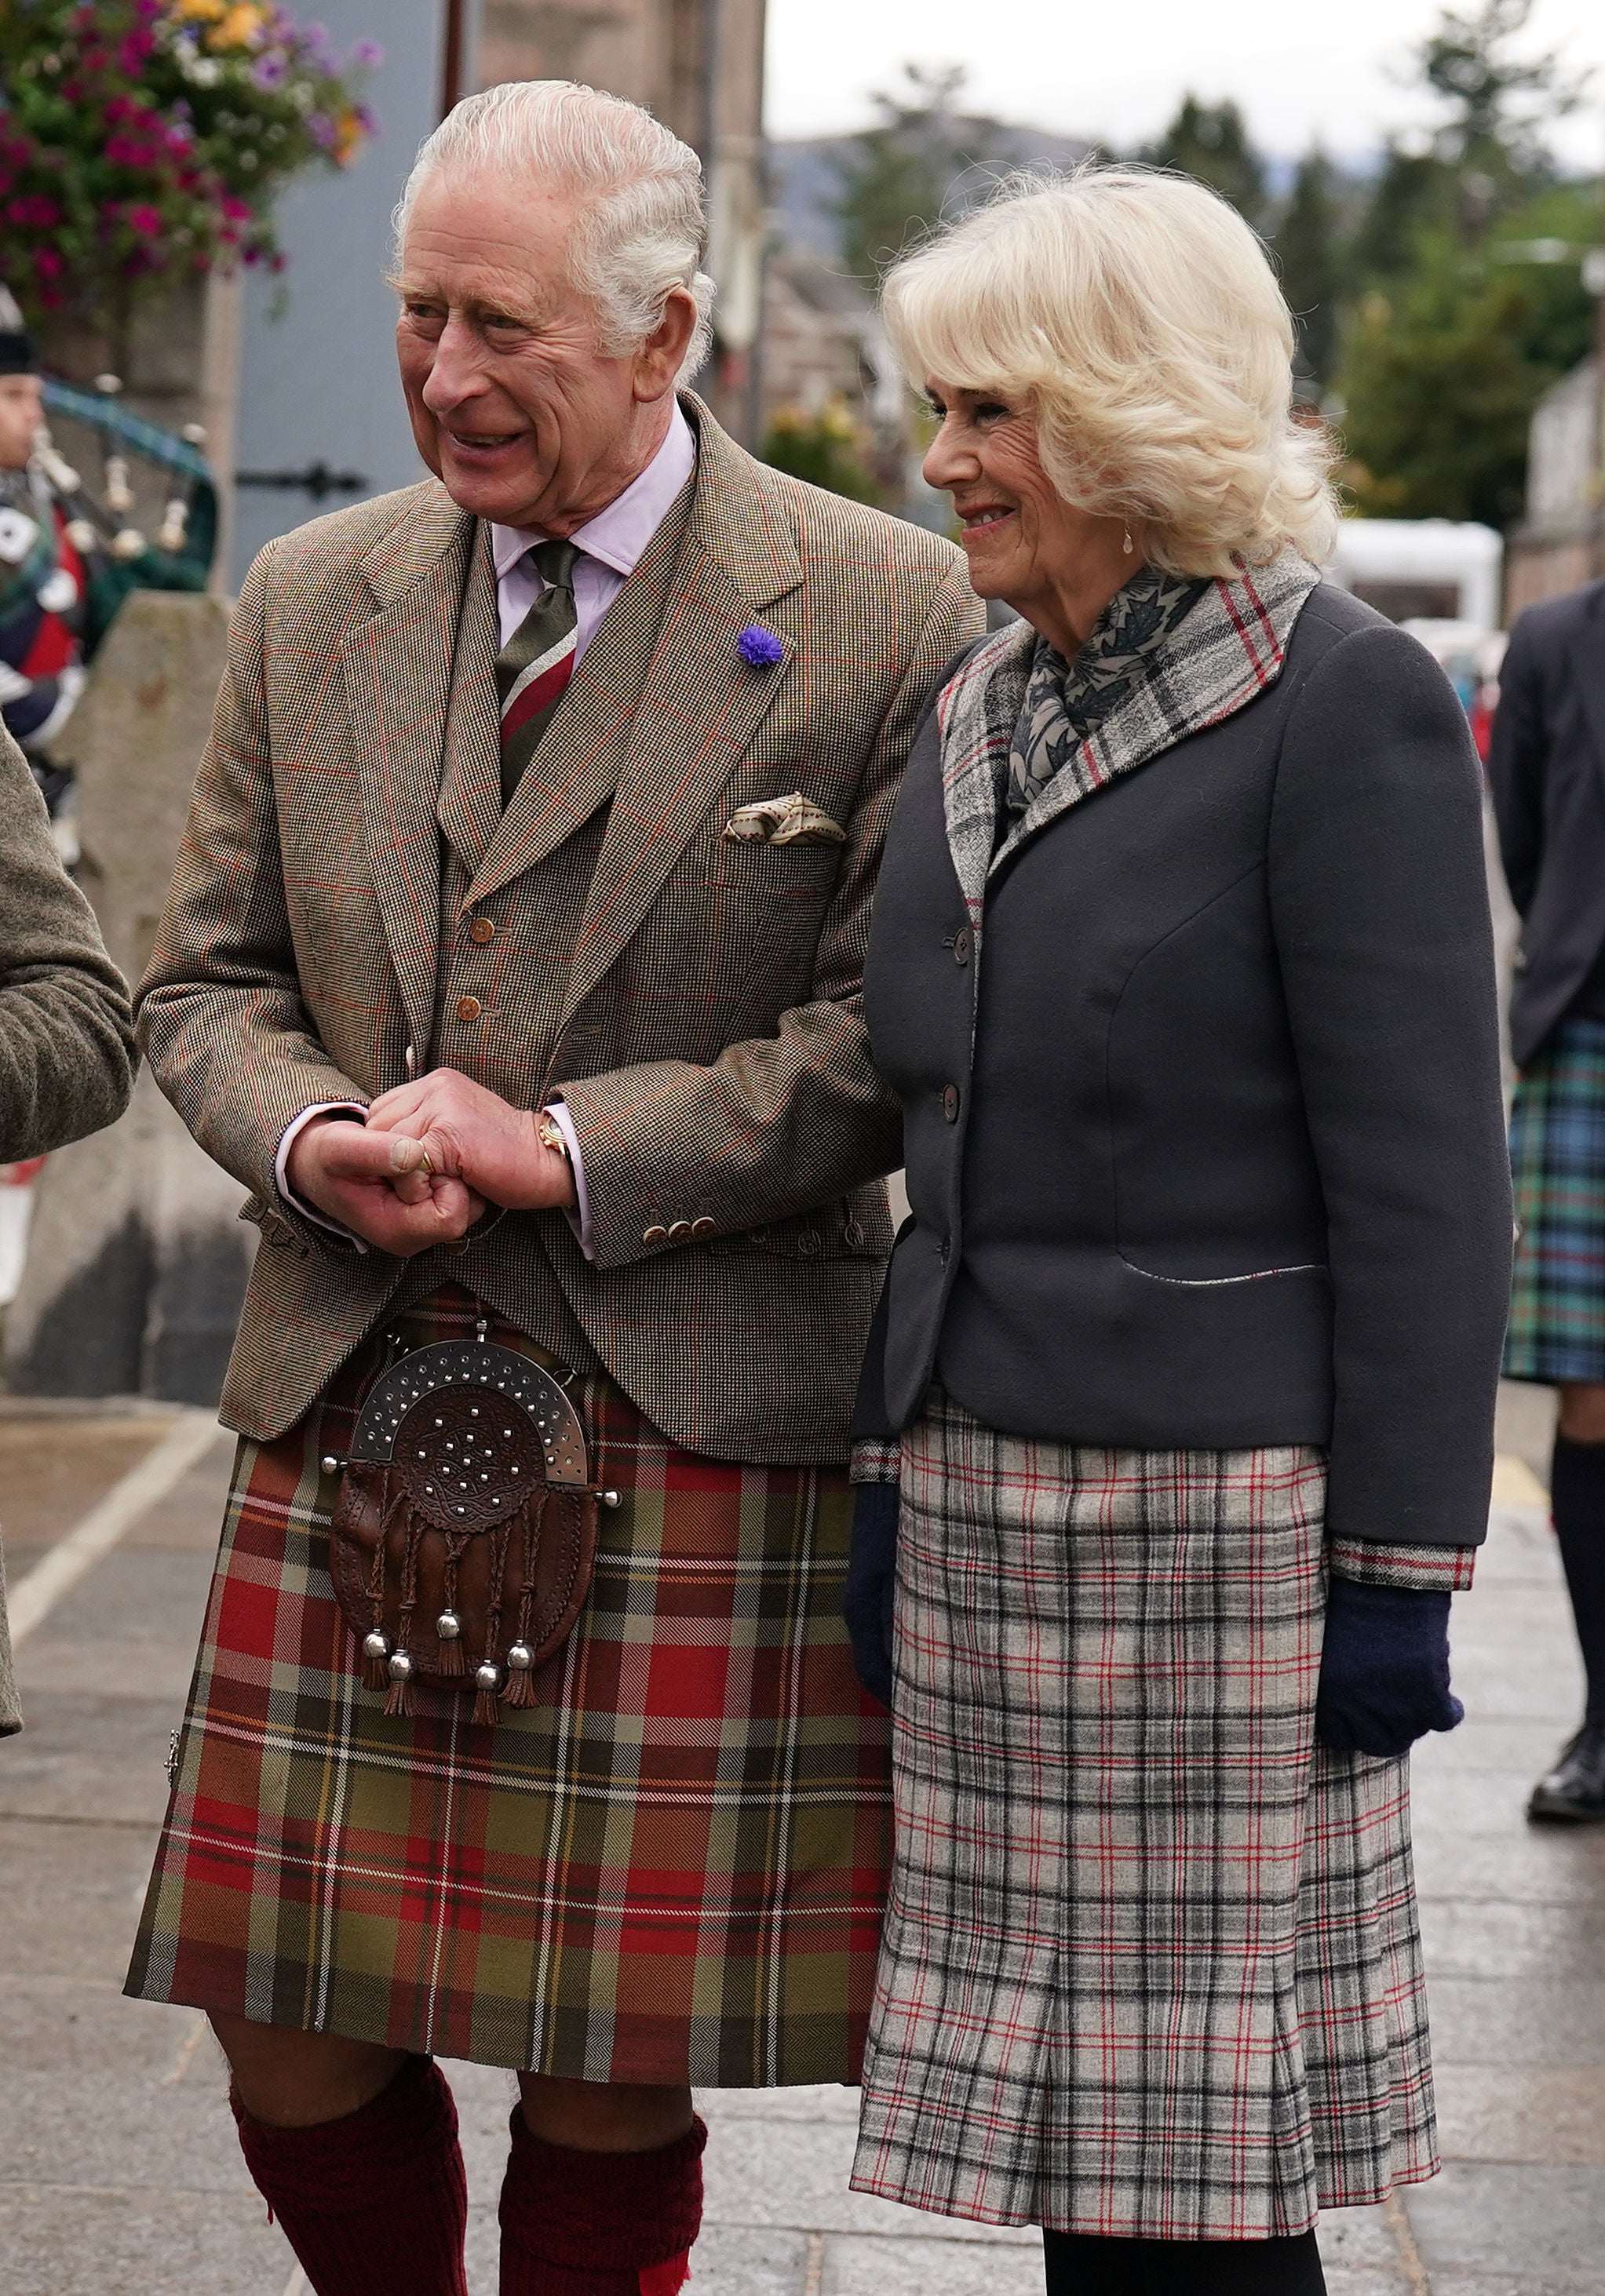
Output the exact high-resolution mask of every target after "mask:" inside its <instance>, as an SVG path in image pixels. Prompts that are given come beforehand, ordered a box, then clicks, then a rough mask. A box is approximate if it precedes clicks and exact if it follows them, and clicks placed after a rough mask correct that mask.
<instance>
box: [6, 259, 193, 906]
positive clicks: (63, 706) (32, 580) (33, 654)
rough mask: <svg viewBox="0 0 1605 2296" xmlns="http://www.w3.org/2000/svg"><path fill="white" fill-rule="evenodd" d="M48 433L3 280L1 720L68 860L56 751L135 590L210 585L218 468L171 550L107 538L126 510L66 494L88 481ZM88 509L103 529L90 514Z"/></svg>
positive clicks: (108, 417)
mask: <svg viewBox="0 0 1605 2296" xmlns="http://www.w3.org/2000/svg"><path fill="white" fill-rule="evenodd" d="M101 420H102V421H103V424H104V425H105V426H106V427H105V428H104V429H103V433H102V436H103V442H106V441H111V442H112V443H115V442H116V440H115V432H116V427H117V426H119V425H120V426H122V427H123V428H125V429H127V430H130V431H131V432H132V433H133V434H134V435H135V437H136V439H137V440H139V441H140V442H141V444H142V445H143V449H144V453H145V454H146V455H151V454H152V451H153V450H154V451H155V452H157V453H160V452H161V449H162V447H163V445H164V443H165V444H166V445H168V446H169V447H171V448H172V450H173V451H174V452H175V453H181V452H183V451H184V450H183V449H181V448H179V447H178V444H177V441H176V440H169V439H166V434H163V433H161V432H159V431H157V430H154V429H153V428H152V426H151V425H150V424H146V423H140V422H132V423H128V422H126V420H125V418H123V417H122V416H121V415H120V414H119V413H118V412H117V411H116V410H114V409H112V408H111V407H110V406H107V408H106V409H105V411H104V413H103V416H102V417H101ZM47 435H48V434H47V431H46V430H45V398H44V387H43V381H42V378H41V375H40V369H39V358H38V353H37V348H36V346H35V344H34V341H33V339H32V337H31V336H30V335H29V332H28V331H27V329H26V328H25V326H24V325H23V323H22V314H21V311H20V310H19V309H18V307H17V304H16V301H15V299H14V298H13V297H12V295H11V294H10V292H9V291H7V290H6V289H5V288H4V287H3V286H0V723H3V724H4V729H5V731H6V732H7V733H8V734H11V735H12V738H13V740H15V741H16V742H19V743H20V744H21V750H22V753H23V755H24V756H25V757H26V758H27V759H28V762H29V768H30V770H31V772H32V774H33V777H34V780H35V781H36V782H37V784H38V786H39V789H40V791H41V792H42V793H43V795H44V798H45V803H46V805H47V806H48V807H49V808H50V813H51V817H52V820H53V823H54V824H55V832H54V833H55V841H56V848H57V850H58V851H59V852H60V853H61V855H62V858H63V859H64V860H65V861H66V862H67V863H68V864H69V865H72V864H74V863H76V861H77V859H78V832H77V825H76V823H75V821H74V818H73V774H72V768H71V767H70V765H68V764H67V763H65V762H64V761H63V759H62V757H61V756H60V755H59V754H58V750H59V745H60V742H61V740H62V734H64V733H65V731H66V729H67V723H68V720H69V719H70V717H71V715H72V712H73V709H74V708H75V707H76V705H77V703H78V696H79V695H80V694H81V693H82V692H83V690H84V682H85V677H86V665H87V663H88V662H89V661H90V660H92V658H93V657H94V654H95V650H96V648H97V647H98V646H99V644H100V642H101V640H102V639H103V637H104V636H105V635H106V632H107V630H108V629H109V628H110V627H111V623H112V621H113V620H114V619H116V615H117V611H118V609H119V606H120V605H121V604H122V603H123V601H124V599H125V598H127V597H128V594H129V592H130V591H132V590H139V589H149V590H202V589H204V588H205V586H206V578H207V573H208V570H209V569H210V564H211V555H212V549H213V545H214V542H215V540H216V536H217V497H216V492H215V489H214V488H213V487H212V485H211V482H210V479H205V480H193V479H192V480H190V481H189V484H188V494H189V501H188V503H187V504H186V506H185V516H184V518H183V520H182V521H180V534H179V537H178V539H177V546H176V547H174V548H172V549H164V548H162V547H161V542H160V537H159V540H158V542H157V543H153V544H152V543H147V542H146V541H145V540H144V537H143V536H141V535H139V534H138V533H137V532H136V531H135V530H134V529H131V528H128V529H123V530H122V531H119V532H118V533H116V534H115V535H114V536H113V537H112V538H111V542H110V544H108V539H107V537H108V535H109V534H111V529H113V528H114V527H117V526H119V520H118V519H116V518H114V517H113V516H112V515H111V513H110V512H106V511H104V510H103V509H102V508H100V506H98V505H96V504H91V503H90V502H89V500H88V498H87V497H86V496H85V495H83V494H82V493H81V492H80V493H79V494H78V495H76V496H72V497H71V498H70V499H65V498H63V496H62V493H61V491H60V487H61V486H62V485H65V484H68V483H69V482H70V483H71V484H73V485H75V486H81V481H80V480H78V474H77V473H76V472H73V471H67V470H66V469H65V468H64V466H63V465H62V463H61V462H60V460H59V458H53V457H52V456H50V455H41V453H40V451H39V449H40V446H41V442H42V441H43V440H44V439H45V438H46V437H47ZM47 466H48V467H47ZM52 473H54V475H52ZM91 509H93V510H94V511H95V515H96V517H98V518H99V519H100V520H101V521H102V526H103V528H104V529H105V531H101V530H99V529H97V528H96V526H95V523H94V521H92V520H91V519H90V518H89V517H87V516H86V514H85V513H86V512H87V511H89V510H91ZM171 514H172V510H171V506H169V516H171Z"/></svg>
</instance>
